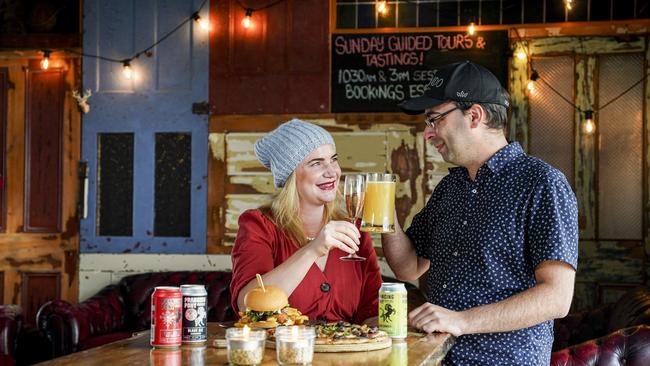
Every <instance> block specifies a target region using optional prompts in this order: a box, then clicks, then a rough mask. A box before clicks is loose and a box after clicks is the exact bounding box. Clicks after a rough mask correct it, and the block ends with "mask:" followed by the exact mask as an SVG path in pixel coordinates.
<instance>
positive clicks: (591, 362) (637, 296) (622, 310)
mask: <svg viewBox="0 0 650 366" xmlns="http://www.w3.org/2000/svg"><path fill="white" fill-rule="evenodd" d="M648 325H650V291H649V290H648V288H646V287H639V288H636V289H634V290H632V291H630V292H628V293H626V294H625V295H623V296H622V297H621V299H620V300H619V301H618V302H616V303H614V304H609V305H604V306H602V307H599V308H596V309H593V310H589V311H583V312H579V313H572V314H569V315H568V316H566V317H565V318H563V319H558V320H556V321H555V341H554V343H553V350H554V353H553V355H552V356H551V365H552V366H574V365H575V366H577V365H580V366H610V365H628V366H648V365H650V326H648Z"/></svg>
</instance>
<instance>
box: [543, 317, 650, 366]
mask: <svg viewBox="0 0 650 366" xmlns="http://www.w3.org/2000/svg"><path fill="white" fill-rule="evenodd" d="M551 365H552V366H585V365H589V366H592V365H593V366H614V365H627V366H647V365H650V326H647V325H637V326H634V327H630V328H625V329H621V330H617V331H615V332H613V333H610V334H608V335H606V336H604V337H601V338H598V339H594V340H590V341H587V342H584V343H581V344H579V345H576V346H573V347H569V348H564V349H562V350H560V351H557V352H555V353H553V357H552V359H551Z"/></svg>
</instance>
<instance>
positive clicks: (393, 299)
mask: <svg viewBox="0 0 650 366" xmlns="http://www.w3.org/2000/svg"><path fill="white" fill-rule="evenodd" d="M407 312H408V309H407V295H406V287H404V284H403V283H389V282H384V283H382V284H381V287H380V288H379V329H381V330H383V331H384V332H386V333H388V335H389V336H391V337H392V338H406V333H407V326H408V324H407Z"/></svg>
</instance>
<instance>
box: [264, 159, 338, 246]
mask: <svg viewBox="0 0 650 366" xmlns="http://www.w3.org/2000/svg"><path fill="white" fill-rule="evenodd" d="M340 196H341V193H340V192H339V191H337V192H336V200H334V201H332V202H328V203H326V204H325V209H324V210H323V223H326V222H329V221H330V220H342V219H345V214H344V213H343V210H342V209H341V208H340V207H339V206H338V203H337V202H338V201H339V199H340V198H341V197H340ZM260 211H262V213H264V214H265V215H266V216H267V217H269V219H271V221H273V222H274V223H275V224H276V225H277V226H278V227H279V228H280V229H281V230H283V231H284V233H285V234H286V235H287V236H288V237H289V238H290V239H292V240H293V241H294V242H295V243H298V244H299V245H300V246H303V245H305V244H306V243H307V241H308V240H307V235H306V234H305V230H304V229H303V222H302V220H301V219H300V196H299V195H298V184H297V182H296V172H295V171H294V172H293V173H291V175H290V176H289V178H287V181H286V182H285V183H284V186H283V187H282V188H281V189H280V191H279V192H278V193H277V194H276V195H275V196H274V197H273V199H272V201H271V202H269V203H267V204H265V205H263V206H262V207H260Z"/></svg>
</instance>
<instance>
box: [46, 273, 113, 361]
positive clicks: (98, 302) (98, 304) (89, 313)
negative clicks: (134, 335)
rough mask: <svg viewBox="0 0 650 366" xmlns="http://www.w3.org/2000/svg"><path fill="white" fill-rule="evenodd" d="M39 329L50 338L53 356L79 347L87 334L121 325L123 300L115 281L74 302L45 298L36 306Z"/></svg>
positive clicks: (64, 353) (90, 334)
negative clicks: (44, 301)
mask: <svg viewBox="0 0 650 366" xmlns="http://www.w3.org/2000/svg"><path fill="white" fill-rule="evenodd" d="M36 321H37V324H38V328H39V330H40V331H41V332H42V333H43V334H44V336H45V337H46V338H47V340H48V341H49V342H50V344H51V347H52V350H51V354H52V356H53V357H59V356H63V355H67V354H69V353H72V352H77V351H78V350H79V344H80V343H81V342H83V341H85V340H86V339H88V338H89V337H91V336H96V335H101V334H107V333H112V332H115V331H120V330H122V329H123V328H124V326H125V324H124V301H123V300H122V296H121V295H120V292H119V289H118V287H117V286H115V285H110V286H106V287H105V288H104V289H102V290H101V291H100V292H99V293H97V294H96V295H95V296H93V297H91V298H90V299H88V300H86V301H83V302H81V303H79V304H77V305H72V304H70V303H68V302H66V301H60V300H54V301H49V302H47V303H45V304H43V306H41V308H40V309H39V310H38V314H37V315H36Z"/></svg>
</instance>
